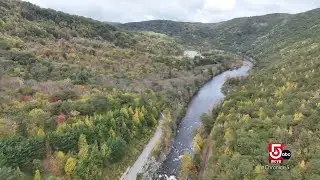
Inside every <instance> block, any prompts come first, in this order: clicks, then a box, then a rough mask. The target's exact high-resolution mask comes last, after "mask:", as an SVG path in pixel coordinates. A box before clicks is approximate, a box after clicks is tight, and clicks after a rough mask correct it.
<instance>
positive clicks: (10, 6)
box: [0, 0, 241, 179]
mask: <svg viewBox="0 0 320 180" xmlns="http://www.w3.org/2000/svg"><path fill="white" fill-rule="evenodd" d="M183 50H184V47H183V46H182V45H180V44H178V43H177V42H176V41H175V39H173V38H171V37H169V36H166V35H164V34H158V33H154V32H131V31H124V30H120V29H118V28H115V27H114V26H111V25H108V24H106V23H103V22H98V21H95V20H92V19H87V18H83V17H79V16H74V15H69V14H65V13H63V12H57V11H54V10H50V9H42V8H39V7H37V6H34V5H32V4H30V3H26V2H21V1H15V0H10V1H6V0H0V101H1V104H0V135H1V138H0V167H1V168H0V177H1V179H33V178H34V179H40V177H42V179H68V178H71V179H117V178H119V177H120V176H121V174H122V173H123V172H124V171H125V169H126V168H127V167H128V166H130V165H131V164H132V163H133V162H134V160H135V159H136V157H137V156H138V155H139V154H140V152H141V149H142V148H143V146H144V145H145V144H146V142H147V141H148V139H149V138H150V137H151V135H152V133H153V131H154V129H155V127H156V126H157V124H158V114H159V113H160V112H164V113H165V115H166V117H172V119H177V117H178V116H179V115H181V113H182V112H183V109H184V106H185V104H186V102H187V101H188V100H189V98H190V97H191V96H192V95H193V93H194V92H195V91H196V90H197V89H198V88H199V87H200V86H201V85H202V84H203V83H204V82H205V81H207V80H208V79H209V78H210V77H211V76H213V75H215V74H217V73H219V72H221V71H223V70H226V69H228V68H233V67H235V66H237V65H239V64H241V61H239V59H240V58H239V57H238V56H236V55H233V54H231V53H226V52H223V51H219V52H218V51H214V53H212V54H207V55H206V56H205V57H204V58H200V57H195V58H191V59H190V58H186V57H183V56H182V54H183ZM239 62H240V63H239ZM170 121H171V122H174V121H172V120H170ZM168 130H169V131H172V130H171V129H170V128H169V129H168ZM169 134H170V136H167V137H166V139H163V143H164V144H163V145H164V146H165V144H167V143H168V142H169V141H170V139H171V136H172V134H173V133H169Z"/></svg>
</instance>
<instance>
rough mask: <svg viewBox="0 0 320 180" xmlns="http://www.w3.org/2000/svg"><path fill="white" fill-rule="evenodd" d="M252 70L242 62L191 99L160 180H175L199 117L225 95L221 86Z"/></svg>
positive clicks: (211, 81)
mask: <svg viewBox="0 0 320 180" xmlns="http://www.w3.org/2000/svg"><path fill="white" fill-rule="evenodd" d="M251 68H252V63H251V62H249V61H244V63H243V65H242V66H241V67H240V68H239V69H235V70H229V71H225V72H223V73H221V74H220V75H217V76H215V77H214V78H213V79H212V80H210V81H209V82H208V83H207V84H205V85H204V86H203V87H202V88H201V89H200V90H199V92H198V93H197V95H196V96H194V97H193V99H192V101H191V103H190V104H189V107H188V110H187V113H186V115H185V117H184V118H183V119H182V121H181V123H180V125H179V126H178V128H177V135H176V137H175V139H174V143H173V146H172V149H171V151H170V153H169V155H168V156H167V159H166V160H165V161H164V162H163V164H162V167H161V168H160V169H159V171H158V177H159V179H160V180H162V179H176V178H175V177H176V176H177V175H178V172H179V167H180V159H181V157H182V156H183V154H185V153H191V154H192V141H193V137H192V133H193V132H194V131H195V130H196V129H197V128H198V127H199V126H200V123H201V120H200V117H201V115H202V114H204V113H210V111H211V110H212V108H213V107H214V106H215V105H217V104H219V103H220V102H221V101H222V100H223V99H224V98H225V95H224V94H223V93H222V92H221V88H222V86H223V84H224V83H225V82H226V80H227V79H228V78H231V77H243V76H247V75H248V72H249V70H250V69H251Z"/></svg>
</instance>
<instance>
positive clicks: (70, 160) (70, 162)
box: [64, 157, 77, 178]
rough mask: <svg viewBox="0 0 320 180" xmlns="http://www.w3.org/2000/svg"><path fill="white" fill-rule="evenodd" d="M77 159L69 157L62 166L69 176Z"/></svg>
mask: <svg viewBox="0 0 320 180" xmlns="http://www.w3.org/2000/svg"><path fill="white" fill-rule="evenodd" d="M76 164H77V160H76V159H75V158H72V157H69V158H68V160H67V162H66V165H65V166H64V172H66V174H67V175H68V176H69V178H70V177H71V176H72V174H73V171H74V169H75V168H76Z"/></svg>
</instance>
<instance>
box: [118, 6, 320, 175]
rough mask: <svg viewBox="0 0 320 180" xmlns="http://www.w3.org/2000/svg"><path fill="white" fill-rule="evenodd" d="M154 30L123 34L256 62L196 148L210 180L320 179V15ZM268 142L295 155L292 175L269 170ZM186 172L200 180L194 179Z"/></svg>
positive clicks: (206, 121)
mask: <svg viewBox="0 0 320 180" xmlns="http://www.w3.org/2000/svg"><path fill="white" fill-rule="evenodd" d="M150 24H152V26H151V25H150V26H149V25H148V23H147V22H142V23H128V24H123V25H122V28H134V29H136V30H154V31H155V32H161V33H164V34H170V35H172V36H173V37H175V38H177V39H180V42H181V43H183V44H185V45H190V46H194V47H198V48H199V49H204V48H205V47H215V48H220V49H224V50H227V51H232V52H237V53H241V54H245V55H248V56H251V57H253V58H254V59H255V60H256V61H257V66H256V67H255V68H254V70H253V71H252V72H251V74H250V75H249V77H248V79H247V80H244V81H241V82H238V81H237V80H231V81H229V82H228V86H230V85H231V86H232V91H231V92H230V93H229V94H228V95H227V97H226V99H225V101H224V102H223V103H222V104H221V106H220V107H219V108H217V109H215V110H213V112H212V114H210V115H209V116H204V118H203V126H204V128H203V129H202V130H201V131H200V132H198V134H199V135H197V136H196V137H195V140H194V147H195V149H199V148H201V149H206V148H209V150H210V153H209V155H210V156H209V158H205V157H203V156H201V155H200V156H201V158H200V159H202V160H204V159H207V160H206V164H207V165H206V167H205V171H204V175H203V174H202V175H203V176H202V177H204V179H208V180H212V179H219V180H239V179H244V180H249V179H250V180H251V179H254V180H263V179H266V180H267V179H268V180H273V179H274V180H276V179H288V180H289V179H290V180H301V179H306V180H310V179H312V180H317V179H320V170H319V169H320V156H319V152H320V126H319V125H320V124H319V120H320V119H319V117H320V104H319V103H320V88H319V82H320V74H319V72H320V9H315V10H311V11H308V12H304V13H299V14H292V15H289V14H271V15H265V16H256V17H248V18H237V19H234V20H231V21H226V22H222V23H216V24H199V23H197V24H195V23H179V22H177V23H176V22H172V21H151V23H150ZM154 26H156V27H157V28H153V27H154ZM167 27H170V28H168V29H167ZM172 28H174V30H172ZM193 43H194V44H193ZM207 136H209V138H208V141H206V142H207V143H204V142H205V140H204V139H205V138H206V137H207ZM199 137H202V138H199ZM208 142H210V143H208ZM270 142H274V143H276V142H282V143H284V144H285V147H286V149H289V150H290V151H291V153H292V156H291V158H290V160H287V161H285V162H284V165H288V166H289V169H286V170H275V169H266V168H265V165H269V163H268V151H267V150H268V147H267V146H268V143H270ZM206 144H208V145H209V147H206V146H207V145H206ZM198 153H200V152H199V151H198ZM200 154H201V153H200ZM204 155H205V154H204ZM198 163H199V162H198V161H195V162H194V165H195V166H197V165H199V164H198ZM190 166H191V167H193V165H192V164H190V163H189V164H188V165H186V166H183V167H190ZM197 167H198V166H197ZM199 169H200V167H199ZM199 169H198V170H199ZM183 172H184V173H185V174H184V176H189V177H194V171H190V172H189V174H188V173H186V172H188V171H186V169H184V171H183Z"/></svg>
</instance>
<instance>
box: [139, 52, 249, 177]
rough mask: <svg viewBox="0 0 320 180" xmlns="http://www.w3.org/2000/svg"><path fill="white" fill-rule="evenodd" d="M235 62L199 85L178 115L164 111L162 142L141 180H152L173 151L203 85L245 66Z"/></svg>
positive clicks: (156, 146)
mask: <svg viewBox="0 0 320 180" xmlns="http://www.w3.org/2000/svg"><path fill="white" fill-rule="evenodd" d="M234 60H235V61H233V62H232V63H231V64H229V65H227V66H225V67H223V68H221V69H220V70H219V71H217V72H215V73H213V74H212V75H211V76H209V77H210V78H207V79H205V80H204V81H202V82H200V83H199V86H198V87H196V89H195V91H194V93H193V94H192V95H191V96H189V97H188V100H187V101H185V103H184V104H185V105H183V106H181V108H179V109H178V113H176V116H175V117H172V115H171V114H172V112H170V111H167V110H166V111H164V112H163V114H164V117H165V118H164V119H163V122H162V124H161V126H162V132H163V133H162V136H161V140H160V141H158V142H157V143H156V144H155V146H154V148H153V150H152V154H151V156H150V157H149V162H148V163H147V165H146V166H145V167H144V170H145V171H144V173H141V174H140V175H139V178H141V179H150V178H152V177H153V175H154V173H155V171H156V170H157V169H158V168H159V167H160V166H161V163H162V162H163V161H164V160H165V159H166V156H167V155H168V153H169V152H170V150H171V145H172V143H173V140H174V137H175V133H176V127H177V126H178V125H179V123H180V121H181V120H182V119H183V117H184V116H185V113H186V111H187V108H188V106H189V104H190V103H191V101H192V98H193V97H194V96H196V95H197V93H198V92H199V90H200V89H201V87H202V86H203V85H205V84H206V83H208V82H209V81H211V79H212V78H213V77H215V76H217V75H219V74H221V73H223V72H225V71H227V70H234V69H237V68H239V67H241V66H242V65H243V60H240V58H238V59H234Z"/></svg>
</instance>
